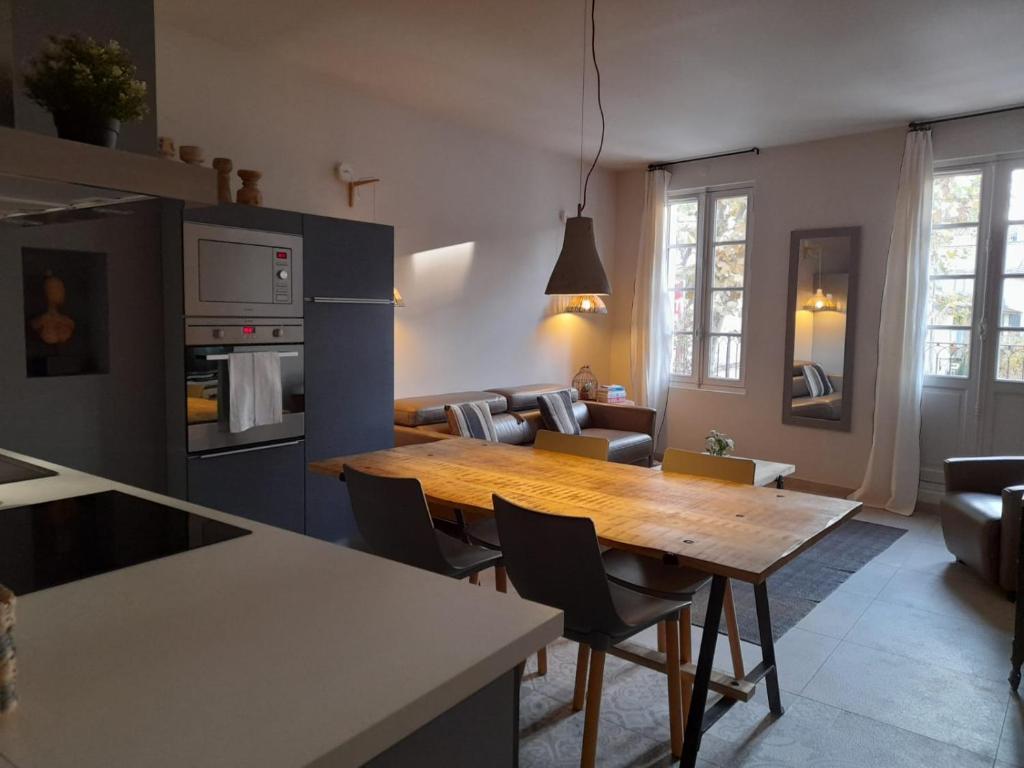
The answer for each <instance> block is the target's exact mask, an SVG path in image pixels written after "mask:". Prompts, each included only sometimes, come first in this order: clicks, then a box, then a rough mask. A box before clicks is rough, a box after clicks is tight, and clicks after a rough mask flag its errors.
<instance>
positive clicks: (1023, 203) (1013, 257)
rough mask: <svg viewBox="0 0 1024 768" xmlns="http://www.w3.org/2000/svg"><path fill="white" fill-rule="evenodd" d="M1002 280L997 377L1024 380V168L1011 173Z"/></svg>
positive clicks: (1004, 379) (1008, 379) (1005, 379)
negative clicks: (1022, 320) (1023, 320)
mask: <svg viewBox="0 0 1024 768" xmlns="http://www.w3.org/2000/svg"><path fill="white" fill-rule="evenodd" d="M1004 254H1005V256H1004V258H1003V264H1002V269H1001V270H1000V272H1001V275H1000V278H1001V279H1000V281H1001V283H1002V286H1001V288H1002V290H1001V291H1000V295H1001V299H1000V306H999V350H998V355H997V357H996V378H997V379H1000V380H1001V381H1024V322H1021V315H1022V314H1024V168H1015V169H1014V170H1013V171H1012V172H1011V173H1010V205H1009V210H1008V211H1007V222H1006V243H1005V249H1004Z"/></svg>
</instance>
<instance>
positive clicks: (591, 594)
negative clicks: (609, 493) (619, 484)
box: [493, 494, 689, 768]
mask: <svg viewBox="0 0 1024 768" xmlns="http://www.w3.org/2000/svg"><path fill="white" fill-rule="evenodd" d="M493 498H494V512H495V517H496V519H497V521H498V523H497V524H498V534H499V536H500V537H501V541H502V545H503V550H502V551H503V553H504V563H505V568H506V569H507V570H508V575H509V578H510V579H511V580H512V584H513V586H515V588H516V591H517V592H518V593H519V595H520V596H521V597H523V598H525V599H527V600H533V601H534V602H538V603H543V604H544V605H549V606H551V607H553V608H558V609H560V610H562V611H564V613H565V617H564V623H563V632H562V634H563V635H564V636H565V637H566V638H568V639H569V640H573V641H575V642H577V643H579V646H580V647H579V656H578V659H577V665H576V688H575V691H574V693H573V709H574V710H575V711H579V710H580V709H581V708H582V707H583V704H584V701H583V700H584V695H585V698H586V712H585V716H584V724H583V749H582V753H581V757H580V765H581V766H582V768H591V766H593V765H594V763H595V761H596V757H597V735H598V718H599V715H600V711H601V690H602V686H603V683H604V663H605V656H606V654H607V653H608V652H609V650H610V649H612V647H613V646H615V645H618V644H619V643H621V642H623V641H625V640H627V639H629V638H630V637H632V636H633V635H636V634H637V633H639V632H642V631H643V630H645V629H647V628H648V627H651V626H654V625H656V624H659V623H664V624H665V627H666V635H667V637H668V644H667V645H668V648H667V653H666V655H667V661H666V668H665V672H666V675H667V677H668V706H669V730H670V732H671V746H672V754H673V756H675V757H679V756H680V755H681V754H682V744H683V719H682V699H681V671H680V668H679V615H680V612H681V611H682V610H683V609H684V608H687V607H688V606H689V603H686V602H682V601H678V600H663V599H661V598H658V597H651V596H650V595H644V594H641V593H640V592H637V591H635V590H632V589H627V588H625V587H621V586H619V585H617V584H615V583H613V582H610V581H609V580H608V578H607V576H606V575H605V571H604V564H603V562H602V559H601V547H600V546H599V544H598V542H597V532H596V530H595V528H594V523H593V521H592V520H590V519H589V518H585V517H563V516H559V515H550V514H546V513H544V512H536V511H533V510H530V509H526V508H524V507H520V506H518V505H516V504H513V503H512V502H510V501H507V500H506V499H503V498H501V497H500V496H498V495H496V494H495V495H494V497H493ZM588 668H589V674H588ZM588 678H589V679H588Z"/></svg>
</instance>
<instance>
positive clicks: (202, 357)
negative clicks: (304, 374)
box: [199, 352, 299, 360]
mask: <svg viewBox="0 0 1024 768" xmlns="http://www.w3.org/2000/svg"><path fill="white" fill-rule="evenodd" d="M277 356H278V357H298V356H299V353H298V352H278V353H277ZM199 359H200V360H227V359H228V356H227V355H200V356H199Z"/></svg>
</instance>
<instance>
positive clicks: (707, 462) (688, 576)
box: [604, 448, 754, 718]
mask: <svg viewBox="0 0 1024 768" xmlns="http://www.w3.org/2000/svg"><path fill="white" fill-rule="evenodd" d="M661 471H662V472H673V473H681V474H688V475H697V476H699V477H709V478H714V479H717V480H727V481H729V482H735V483H744V484H747V485H752V484H753V482H754V462H753V461H751V460H750V459H737V458H733V457H731V456H710V455H708V454H700V453H694V452H692V451H682V450H679V449H677V448H669V449H668V450H667V451H665V456H664V458H663V460H662V467H661ZM604 567H605V570H606V571H607V573H608V578H609V580H611V581H612V582H614V583H616V584H620V585H622V586H624V587H629V588H630V589H636V590H638V591H640V592H643V593H644V594H647V595H652V596H654V597H660V598H663V599H665V600H686V601H691V600H692V599H693V595H694V593H695V592H696V591H697V590H699V589H701V588H702V587H703V586H704V585H705V584H708V583H709V582H710V581H711V575H710V574H707V573H704V572H703V571H698V570H695V569H693V568H684V567H681V566H679V565H678V564H677V563H676V562H675V561H674V560H672V559H671V558H669V559H666V560H665V561H663V562H662V561H658V560H656V559H654V558H652V557H645V556H643V555H637V554H635V553H633V552H627V551H626V550H623V549H610V550H608V551H607V552H605V553H604ZM725 586H726V588H725V603H724V607H723V613H724V616H725V624H726V634H727V635H728V638H729V651H730V653H731V656H732V667H733V676H734V677H735V678H736V679H739V678H741V677H743V676H744V674H745V673H744V668H743V651H742V646H741V645H740V630H739V624H738V622H737V621H736V606H735V603H734V601H733V594H732V584H731V583H730V582H729V581H726V583H725ZM691 620H692V619H691V616H690V609H689V608H686V609H685V610H684V612H683V616H682V619H681V620H680V626H681V627H682V633H681V638H682V639H681V642H682V647H681V648H680V652H679V654H680V658H681V659H682V660H683V663H684V664H689V663H690V662H691V661H692V660H693V642H692V638H691ZM666 642H667V641H666V638H665V637H664V635H663V634H661V632H660V631H659V635H658V650H664V646H665V644H666ZM691 690H692V685H691V683H690V681H689V678H687V680H686V681H685V682H684V683H683V717H684V718H685V717H687V716H688V714H689V711H690V694H691Z"/></svg>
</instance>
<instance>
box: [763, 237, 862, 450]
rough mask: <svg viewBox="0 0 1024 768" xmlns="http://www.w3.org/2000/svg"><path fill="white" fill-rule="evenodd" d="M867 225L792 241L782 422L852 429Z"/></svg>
mask: <svg viewBox="0 0 1024 768" xmlns="http://www.w3.org/2000/svg"><path fill="white" fill-rule="evenodd" d="M859 260H860V227H841V228H835V229H805V230H797V231H794V232H793V233H792V234H791V236H790V249H789V303H788V304H787V311H786V317H787V321H786V359H785V365H784V376H783V380H784V383H783V388H782V392H783V400H782V421H783V422H784V423H786V424H797V425H800V426H806V427H821V428H823V429H841V430H846V431H849V429H850V410H851V405H852V396H853V362H854V361H853V349H854V344H853V341H854V327H855V325H856V323H855V317H856V309H857V306H856V304H857V302H856V297H857V263H858V261H859Z"/></svg>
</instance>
